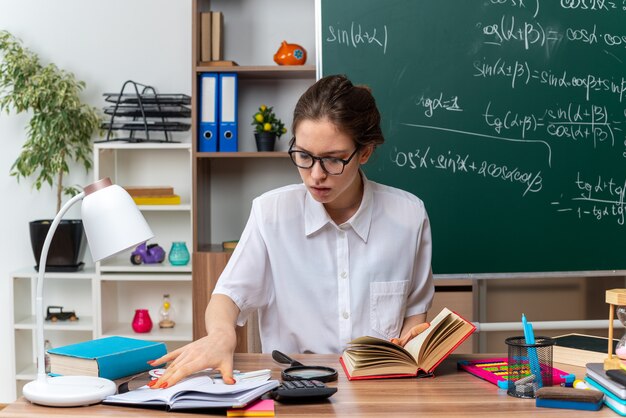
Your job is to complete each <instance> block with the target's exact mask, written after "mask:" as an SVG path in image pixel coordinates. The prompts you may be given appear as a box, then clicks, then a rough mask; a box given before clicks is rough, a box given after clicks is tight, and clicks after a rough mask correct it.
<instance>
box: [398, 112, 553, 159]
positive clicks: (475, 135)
mask: <svg viewBox="0 0 626 418" xmlns="http://www.w3.org/2000/svg"><path fill="white" fill-rule="evenodd" d="M401 125H404V126H411V127H413V128H422V129H432V130H436V131H446V132H452V133H456V134H460V135H468V136H471V137H473V138H486V139H495V140H499V141H505V142H517V143H520V144H523V143H527V144H542V145H544V146H545V147H546V148H547V151H548V152H547V162H548V166H551V165H552V148H551V147H550V144H548V143H547V142H546V141H543V140H540V139H524V138H522V139H520V138H509V137H504V136H496V135H487V134H483V133H479V132H469V131H462V130H459V129H451V128H445V127H442V126H433V125H421V124H417V123H401Z"/></svg>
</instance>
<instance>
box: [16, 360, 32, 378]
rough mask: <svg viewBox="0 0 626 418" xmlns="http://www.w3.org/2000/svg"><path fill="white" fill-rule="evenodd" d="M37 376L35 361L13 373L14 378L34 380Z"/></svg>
mask: <svg viewBox="0 0 626 418" xmlns="http://www.w3.org/2000/svg"><path fill="white" fill-rule="evenodd" d="M36 378H37V367H36V366H35V363H32V364H29V365H28V366H26V367H24V368H22V369H20V370H18V371H17V373H16V374H15V379H16V380H35V379H36Z"/></svg>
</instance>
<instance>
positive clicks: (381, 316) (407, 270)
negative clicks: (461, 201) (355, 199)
mask: <svg viewBox="0 0 626 418" xmlns="http://www.w3.org/2000/svg"><path fill="white" fill-rule="evenodd" d="M362 178H363V181H364V190H363V199H362V201H361V205H360V207H359V209H358V210H357V212H356V213H355V214H354V216H352V218H350V219H349V220H348V221H347V222H345V223H343V224H341V225H339V226H338V225H336V224H335V223H334V222H333V221H332V219H331V218H330V216H329V215H328V213H327V212H326V210H325V209H324V206H323V205H322V204H321V203H319V202H317V201H315V200H314V199H313V198H312V197H311V195H310V194H309V193H308V191H307V189H306V187H305V186H304V184H294V185H291V186H286V187H282V188H279V189H276V190H272V191H270V192H267V193H265V194H263V195H261V196H259V197H258V198H256V199H255V200H254V201H253V203H252V211H251V214H250V218H249V219H248V223H247V225H246V227H245V229H244V231H243V234H242V236H241V238H240V240H239V243H238V244H237V247H236V249H235V251H234V253H233V255H232V257H231V259H230V261H229V263H228V265H227V266H226V268H225V269H224V272H223V273H222V275H221V276H220V278H219V280H218V283H217V285H216V287H215V290H214V292H213V293H214V294H218V293H219V294H224V295H227V296H229V297H230V298H231V299H232V300H233V301H234V302H235V304H236V305H237V306H238V307H239V309H240V310H241V314H240V315H239V318H238V324H239V325H243V324H244V323H245V321H246V320H247V318H248V316H249V315H250V313H251V312H253V311H254V310H256V309H258V311H259V328H260V334H261V344H262V347H263V352H271V351H272V350H280V351H282V352H285V353H302V352H313V353H341V352H342V351H343V349H344V348H345V346H346V344H347V343H348V342H349V341H351V340H352V339H354V338H356V337H360V336H363V335H373V336H376V337H380V338H385V339H389V338H392V337H398V335H399V333H400V331H401V327H402V323H403V321H404V318H405V317H408V316H411V315H416V314H420V313H423V312H426V311H427V310H428V309H429V308H430V305H431V303H432V298H433V294H434V286H433V280H432V271H431V244H432V243H431V234H430V224H429V221H428V216H427V214H426V210H425V208H424V204H423V203H422V201H421V200H420V199H418V198H417V197H415V196H414V195H412V194H410V193H407V192H405V191H402V190H399V189H396V188H393V187H389V186H384V185H381V184H378V183H375V182H372V181H368V180H367V179H366V178H365V176H364V175H362Z"/></svg>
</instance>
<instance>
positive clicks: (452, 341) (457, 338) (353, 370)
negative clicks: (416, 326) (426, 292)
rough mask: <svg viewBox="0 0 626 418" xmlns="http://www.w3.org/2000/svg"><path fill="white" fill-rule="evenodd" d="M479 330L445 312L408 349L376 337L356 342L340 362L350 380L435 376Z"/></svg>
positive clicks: (409, 344)
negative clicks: (452, 355)
mask: <svg viewBox="0 0 626 418" xmlns="http://www.w3.org/2000/svg"><path fill="white" fill-rule="evenodd" d="M475 329H476V327H475V326H474V324H472V323H471V322H469V321H467V320H465V319H463V318H461V317H460V316H459V315H458V314H456V313H454V312H452V311H451V310H449V309H448V308H444V309H443V310H442V311H441V312H440V313H439V314H438V315H437V316H436V317H435V318H434V319H433V320H432V321H431V322H430V327H429V328H428V329H426V330H425V331H424V332H422V333H421V334H419V335H418V336H417V337H415V338H413V339H412V340H411V341H409V342H408V343H407V344H406V345H405V346H404V348H403V347H401V346H399V345H396V344H393V343H391V342H389V341H386V340H383V339H380V338H376V337H359V338H356V339H354V340H352V341H351V342H350V343H349V345H348V348H347V349H346V350H345V351H344V352H343V354H342V356H341V358H340V359H339V360H340V362H341V364H342V366H343V368H344V370H345V371H346V375H347V376H348V379H350V380H353V379H376V378H389V377H406V376H424V375H431V374H432V372H433V370H434V368H435V367H437V365H438V364H439V363H441V361H442V360H443V359H445V358H446V357H447V356H448V355H449V354H450V353H451V352H452V351H453V350H454V349H455V348H456V347H458V346H459V345H460V344H461V343H462V342H463V341H465V339H467V338H468V337H469V336H470V335H471V334H472V332H474V330H475Z"/></svg>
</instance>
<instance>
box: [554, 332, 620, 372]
mask: <svg viewBox="0 0 626 418" xmlns="http://www.w3.org/2000/svg"><path fill="white" fill-rule="evenodd" d="M553 338H554V340H555V341H556V344H555V345H554V346H553V348H552V356H553V359H554V362H555V363H563V364H570V365H572V366H579V367H586V366H587V363H603V362H604V360H605V359H606V358H607V357H608V349H609V339H608V338H604V337H596V336H594V335H584V334H565V335H559V336H558V337H553ZM618 341H619V340H617V339H613V353H615V347H616V346H617V343H618Z"/></svg>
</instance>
